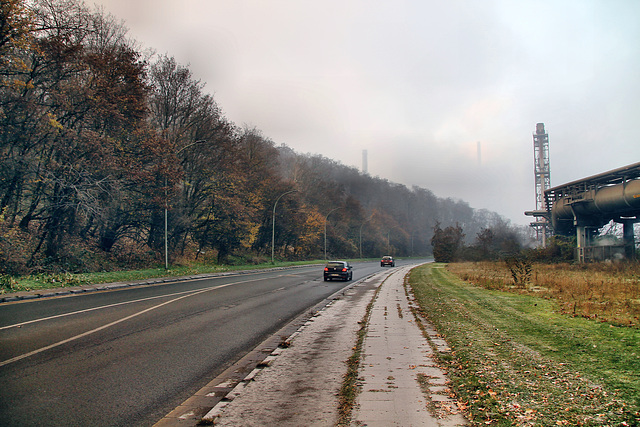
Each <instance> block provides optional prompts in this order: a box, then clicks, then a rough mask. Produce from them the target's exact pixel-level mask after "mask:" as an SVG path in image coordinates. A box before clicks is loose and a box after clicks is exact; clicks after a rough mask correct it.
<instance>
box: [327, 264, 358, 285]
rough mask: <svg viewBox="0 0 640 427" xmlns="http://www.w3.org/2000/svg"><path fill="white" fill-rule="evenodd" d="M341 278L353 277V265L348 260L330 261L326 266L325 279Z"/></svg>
mask: <svg viewBox="0 0 640 427" xmlns="http://www.w3.org/2000/svg"><path fill="white" fill-rule="evenodd" d="M333 279H341V280H345V281H347V280H352V279H353V267H351V264H349V263H348V262H347V261H329V262H327V265H326V266H325V267H324V281H325V282H326V281H327V280H333Z"/></svg>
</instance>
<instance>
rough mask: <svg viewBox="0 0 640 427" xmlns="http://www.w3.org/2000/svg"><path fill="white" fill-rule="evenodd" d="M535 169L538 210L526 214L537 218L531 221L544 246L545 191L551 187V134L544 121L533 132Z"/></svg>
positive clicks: (539, 240)
mask: <svg viewBox="0 0 640 427" xmlns="http://www.w3.org/2000/svg"><path fill="white" fill-rule="evenodd" d="M533 170H534V176H535V186H536V210H535V211H534V212H531V213H529V212H527V213H526V214H527V215H531V216H534V217H535V219H536V220H535V221H534V222H532V223H531V226H532V227H533V228H535V230H536V240H537V241H538V244H539V245H541V246H542V247H544V246H546V243H547V242H546V240H547V235H548V234H549V226H548V225H549V223H548V220H547V216H546V209H545V200H544V192H545V190H546V189H548V188H549V187H551V168H550V166H549V135H548V134H547V133H546V132H545V130H544V123H538V124H536V132H535V133H534V134H533Z"/></svg>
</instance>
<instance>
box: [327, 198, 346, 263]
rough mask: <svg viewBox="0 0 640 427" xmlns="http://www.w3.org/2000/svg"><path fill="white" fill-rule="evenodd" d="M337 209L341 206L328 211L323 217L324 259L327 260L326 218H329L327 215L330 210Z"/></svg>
mask: <svg viewBox="0 0 640 427" xmlns="http://www.w3.org/2000/svg"><path fill="white" fill-rule="evenodd" d="M338 209H342V208H335V209H332V210H330V211H329V213H328V214H327V215H326V216H325V217H324V260H325V261H326V260H327V219H329V215H331V213H332V212H335V211H337V210H338Z"/></svg>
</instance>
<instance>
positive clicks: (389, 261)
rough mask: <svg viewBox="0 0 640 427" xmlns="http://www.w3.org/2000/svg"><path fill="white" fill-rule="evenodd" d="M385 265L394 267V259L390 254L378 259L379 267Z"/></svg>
mask: <svg viewBox="0 0 640 427" xmlns="http://www.w3.org/2000/svg"><path fill="white" fill-rule="evenodd" d="M386 265H388V266H390V267H395V266H396V260H394V259H393V257H392V256H383V257H382V259H381V260H380V267H384V266H386Z"/></svg>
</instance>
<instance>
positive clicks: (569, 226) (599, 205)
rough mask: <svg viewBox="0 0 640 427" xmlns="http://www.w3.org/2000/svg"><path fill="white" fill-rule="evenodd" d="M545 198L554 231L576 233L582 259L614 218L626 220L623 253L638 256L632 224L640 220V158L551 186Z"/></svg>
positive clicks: (545, 215)
mask: <svg viewBox="0 0 640 427" xmlns="http://www.w3.org/2000/svg"><path fill="white" fill-rule="evenodd" d="M544 199H545V214H544V218H545V219H546V220H547V221H549V222H550V224H551V226H552V227H553V231H554V232H555V233H556V234H563V235H571V234H573V233H576V237H577V258H578V260H579V261H581V262H583V261H585V260H588V259H589V258H590V256H589V254H590V251H591V249H590V248H591V246H590V238H591V237H592V236H593V235H595V234H596V232H597V231H598V230H599V229H600V228H602V227H603V226H604V225H606V224H608V223H609V222H611V221H615V222H617V223H621V224H623V240H624V254H625V255H626V256H627V257H628V258H631V257H634V256H635V242H634V233H633V224H634V223H636V222H640V162H639V163H634V164H631V165H629V166H624V167H621V168H618V169H614V170H611V171H608V172H604V173H601V174H598V175H593V176H590V177H587V178H583V179H580V180H577V181H572V182H569V183H567V184H563V185H560V186H557V187H553V188H549V189H548V190H545V192H544ZM527 214H532V213H527ZM538 214H539V212H538ZM591 252H593V251H591Z"/></svg>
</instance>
